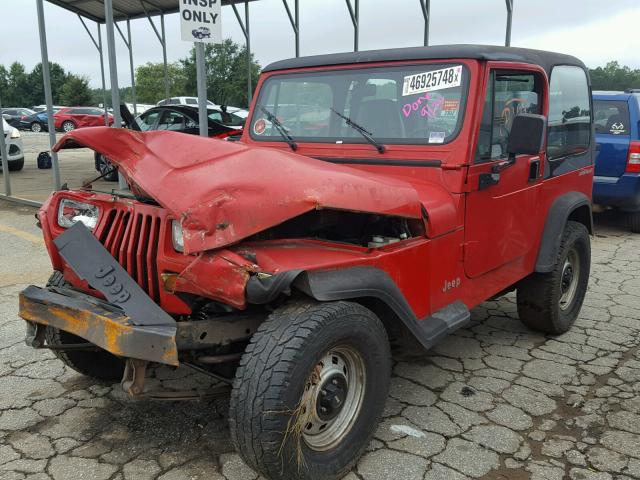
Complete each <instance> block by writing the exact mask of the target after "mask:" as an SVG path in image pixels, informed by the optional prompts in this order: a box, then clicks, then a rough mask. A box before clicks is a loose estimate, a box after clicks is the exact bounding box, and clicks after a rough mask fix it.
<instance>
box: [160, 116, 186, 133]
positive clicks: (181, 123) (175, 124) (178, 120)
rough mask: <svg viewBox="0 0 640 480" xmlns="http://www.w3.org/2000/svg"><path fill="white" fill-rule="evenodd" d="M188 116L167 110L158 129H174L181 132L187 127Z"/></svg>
mask: <svg viewBox="0 0 640 480" xmlns="http://www.w3.org/2000/svg"><path fill="white" fill-rule="evenodd" d="M186 123H187V122H186V118H185V116H184V115H182V114H181V113H178V112H173V111H170V112H165V113H164V116H163V117H162V120H160V123H159V124H158V130H172V131H174V132H181V131H183V130H184V129H185V128H186Z"/></svg>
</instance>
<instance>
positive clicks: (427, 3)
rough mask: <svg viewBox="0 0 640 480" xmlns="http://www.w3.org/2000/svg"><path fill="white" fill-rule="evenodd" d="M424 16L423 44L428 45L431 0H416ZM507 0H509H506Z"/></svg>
mask: <svg viewBox="0 0 640 480" xmlns="http://www.w3.org/2000/svg"><path fill="white" fill-rule="evenodd" d="M418 1H419V2H420V8H421V9H422V16H423V17H424V46H425V47H426V46H428V45H429V20H430V17H431V0H418ZM507 1H509V0H507Z"/></svg>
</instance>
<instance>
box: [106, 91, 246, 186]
mask: <svg viewBox="0 0 640 480" xmlns="http://www.w3.org/2000/svg"><path fill="white" fill-rule="evenodd" d="M225 110H226V109H225ZM225 110H222V109H219V108H213V107H212V108H209V109H207V113H208V115H207V117H208V122H209V124H208V130H209V136H210V137H212V138H219V139H227V140H237V139H238V138H239V136H240V133H242V128H243V125H244V119H243V118H242V117H240V116H238V115H236V114H235V113H229V112H227V111H225ZM120 114H121V116H122V120H123V123H124V125H125V127H126V128H129V129H131V130H136V131H141V132H147V131H153V130H167V131H171V132H180V133H187V134H191V135H198V134H199V133H200V122H199V118H198V108H197V107H194V106H191V105H183V104H177V105H163V106H159V107H153V108H150V109H149V110H147V111H146V112H144V113H142V114H140V115H138V116H137V117H134V116H133V115H132V114H131V112H130V111H129V109H128V108H127V106H126V105H124V104H123V105H121V106H120ZM95 167H96V170H97V171H98V172H100V173H101V174H103V175H104V178H105V180H108V181H116V180H117V179H118V173H117V171H115V170H114V169H113V167H112V166H111V162H109V160H108V159H107V158H105V157H104V156H103V155H100V154H99V153H96V154H95Z"/></svg>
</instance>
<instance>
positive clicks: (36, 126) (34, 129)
mask: <svg viewBox="0 0 640 480" xmlns="http://www.w3.org/2000/svg"><path fill="white" fill-rule="evenodd" d="M31 131H32V132H35V133H40V132H41V131H42V125H41V124H40V123H38V122H33V123H32V124H31Z"/></svg>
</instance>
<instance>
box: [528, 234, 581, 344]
mask: <svg viewBox="0 0 640 480" xmlns="http://www.w3.org/2000/svg"><path fill="white" fill-rule="evenodd" d="M576 264H577V265H578V266H577V269H578V272H577V274H575V269H576ZM590 268H591V242H590V239H589V232H588V231H587V228H586V227H585V226H584V225H583V224H581V223H578V222H573V221H568V222H567V225H566V227H565V229H564V232H563V234H562V239H561V240H560V247H559V248H558V252H557V253H556V261H555V264H554V268H553V270H552V271H551V272H549V273H533V274H531V275H529V276H528V277H527V278H525V279H524V280H522V281H521V282H520V283H519V284H518V293H517V302H518V315H519V316H520V320H521V321H522V322H523V323H524V324H525V325H526V326H528V327H529V328H531V329H533V330H538V331H541V332H544V333H550V334H561V333H564V332H566V331H567V330H569V329H570V328H571V326H572V325H573V323H574V322H575V320H576V318H577V317H578V314H579V313H580V309H581V308H582V302H583V301H584V296H585V294H586V292H587V285H588V283H589V270H590ZM574 279H575V284H574ZM571 292H572V293H571Z"/></svg>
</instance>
